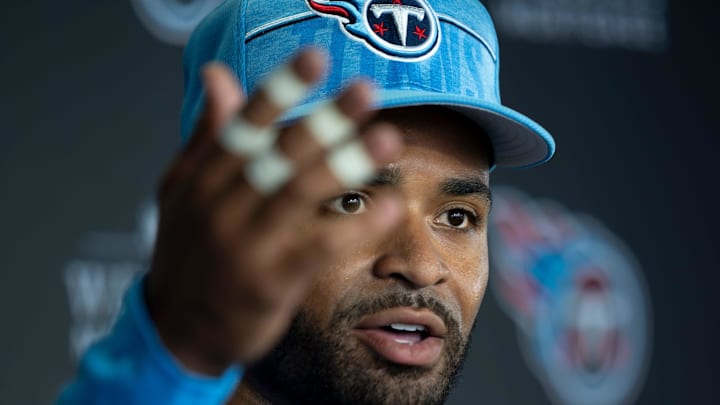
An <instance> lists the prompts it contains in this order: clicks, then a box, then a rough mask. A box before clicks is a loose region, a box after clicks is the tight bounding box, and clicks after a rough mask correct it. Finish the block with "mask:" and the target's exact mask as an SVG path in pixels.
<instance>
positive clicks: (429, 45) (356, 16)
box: [306, 0, 440, 61]
mask: <svg viewBox="0 0 720 405" xmlns="http://www.w3.org/2000/svg"><path fill="white" fill-rule="evenodd" d="M306 1H307V4H308V6H309V7H310V8H311V9H312V10H313V11H315V12H316V13H318V14H319V15H321V16H323V17H332V18H337V19H338V20H339V21H340V24H341V25H342V27H343V28H344V31H345V32H346V33H347V34H349V36H350V37H351V38H353V39H355V40H359V41H361V42H363V43H365V44H366V45H367V46H368V47H369V48H370V49H371V50H373V51H375V52H376V53H378V54H380V55H381V56H383V57H385V58H390V59H399V60H406V61H417V60H420V59H424V58H426V57H428V56H430V55H432V54H433V52H434V51H435V50H436V49H437V46H438V44H439V42H440V40H439V39H440V29H439V28H440V25H439V24H438V18H437V15H436V14H435V12H434V11H433V9H432V8H431V7H430V5H429V4H428V3H427V2H426V1H425V0H369V1H362V0H356V1H353V0H327V1H322V0H306Z"/></svg>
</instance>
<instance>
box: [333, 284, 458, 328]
mask: <svg viewBox="0 0 720 405" xmlns="http://www.w3.org/2000/svg"><path fill="white" fill-rule="evenodd" d="M396 307H410V308H424V309H429V310H430V311H432V312H433V313H435V315H437V316H438V317H440V319H442V321H443V322H444V323H445V326H446V327H447V329H448V333H449V334H457V335H459V334H460V321H459V320H458V319H457V318H456V317H455V316H454V315H453V313H452V311H451V310H450V309H449V308H448V306H447V305H446V304H444V303H443V302H442V301H441V300H439V299H437V298H435V297H432V296H428V295H424V294H422V293H408V292H386V293H382V294H378V295H375V296H372V297H368V296H363V297H362V299H360V300H358V301H356V302H354V303H352V304H351V305H349V306H348V307H347V308H344V309H342V310H340V311H337V312H336V313H335V314H334V315H333V317H332V318H333V319H332V322H333V324H337V323H340V322H343V323H347V324H354V323H357V322H358V321H360V319H362V318H363V317H364V316H366V315H371V314H374V313H376V312H380V311H382V310H385V309H390V308H396Z"/></svg>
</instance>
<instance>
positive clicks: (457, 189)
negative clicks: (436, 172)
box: [366, 167, 492, 206]
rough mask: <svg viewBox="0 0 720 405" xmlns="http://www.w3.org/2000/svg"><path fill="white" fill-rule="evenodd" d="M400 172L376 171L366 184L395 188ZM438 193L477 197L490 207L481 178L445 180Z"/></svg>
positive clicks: (489, 199) (487, 191)
mask: <svg viewBox="0 0 720 405" xmlns="http://www.w3.org/2000/svg"><path fill="white" fill-rule="evenodd" d="M400 178H401V174H400V170H399V169H398V168H397V167H386V168H382V169H380V170H378V172H377V174H376V175H375V177H373V178H372V179H370V181H368V182H367V183H366V185H367V186H369V187H382V186H397V185H398V184H399V183H400ZM440 191H441V192H442V193H444V194H448V195H453V196H472V195H474V196H477V197H480V198H482V199H484V200H485V201H487V203H488V204H489V205H490V206H492V192H491V191H490V186H488V185H487V183H486V182H485V181H484V180H483V179H482V178H481V177H474V176H470V177H462V178H451V179H448V180H445V181H444V182H443V183H442V184H441V185H440Z"/></svg>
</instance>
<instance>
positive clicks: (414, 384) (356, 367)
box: [246, 292, 470, 404]
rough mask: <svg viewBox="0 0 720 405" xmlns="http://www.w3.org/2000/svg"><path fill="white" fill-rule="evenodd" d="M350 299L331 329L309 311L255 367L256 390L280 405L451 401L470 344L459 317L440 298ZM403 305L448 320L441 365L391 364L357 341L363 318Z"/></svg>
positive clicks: (252, 376) (251, 376)
mask: <svg viewBox="0 0 720 405" xmlns="http://www.w3.org/2000/svg"><path fill="white" fill-rule="evenodd" d="M344 301H347V300H343V301H341V303H340V305H338V309H337V310H336V311H335V312H334V313H333V316H332V319H331V322H330V323H329V325H328V326H327V327H325V328H323V327H321V325H320V324H319V323H318V322H315V321H314V320H313V318H312V316H311V315H310V313H308V312H306V311H301V312H300V313H299V314H298V315H297V316H296V317H295V319H294V320H293V322H292V324H291V326H290V329H289V331H288V334H287V335H286V336H285V338H284V339H283V340H282V341H281V342H280V343H279V344H278V346H276V347H275V349H274V350H273V351H271V352H270V353H269V355H268V356H266V357H265V358H263V359H262V360H261V361H260V362H258V363H257V364H256V365H254V366H252V367H251V368H250V369H249V370H248V373H247V376H246V381H247V382H248V384H249V385H250V387H251V388H252V389H254V390H255V391H256V392H257V393H259V394H260V395H261V396H263V397H264V398H265V399H267V400H269V401H270V402H271V403H274V404H282V403H293V404H298V403H338V404H382V403H388V404H441V403H444V402H445V399H446V398H447V396H448V394H449V393H450V389H451V387H452V385H453V384H454V382H455V380H456V379H457V376H458V375H459V372H460V370H461V368H462V365H463V363H464V360H465V357H466V355H467V349H468V347H469V339H470V338H469V336H467V337H465V336H463V334H462V331H461V327H460V323H459V321H458V320H457V317H455V316H453V314H452V312H451V311H450V310H448V309H447V307H446V306H445V305H444V304H443V303H442V302H441V301H440V300H438V299H435V298H433V297H428V296H424V295H422V294H408V293H407V292H405V293H402V292H398V293H395V292H394V293H389V294H384V295H381V296H376V297H372V298H369V297H368V296H367V295H363V296H362V298H361V299H360V300H355V301H353V302H350V303H346V304H345V305H343V302H344ZM400 306H402V307H413V308H427V309H430V310H431V311H433V312H434V313H435V314H436V315H438V316H439V317H440V319H442V320H443V321H444V322H445V325H446V326H447V335H446V336H445V342H444V345H443V354H442V356H441V358H440V360H439V361H438V363H436V364H435V365H434V366H432V367H430V368H427V367H418V366H409V365H400V364H395V363H391V362H389V361H388V360H386V359H384V358H383V357H381V356H379V355H378V354H377V353H375V352H374V351H372V350H370V349H369V348H367V347H366V346H365V345H363V344H362V343H360V341H359V340H358V339H357V338H354V337H353V336H352V333H351V331H352V329H353V327H354V325H355V324H357V322H358V321H359V320H360V319H361V318H362V317H363V316H366V315H369V314H373V313H375V312H378V311H381V310H384V309H388V308H394V307H400Z"/></svg>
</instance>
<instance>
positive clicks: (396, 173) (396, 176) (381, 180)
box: [366, 167, 400, 187]
mask: <svg viewBox="0 0 720 405" xmlns="http://www.w3.org/2000/svg"><path fill="white" fill-rule="evenodd" d="M399 183H400V170H399V169H398V168H397V167H389V168H388V167H385V168H382V169H380V170H378V172H377V174H376V175H375V177H373V178H372V179H370V181H368V182H367V183H366V185H368V186H371V187H381V186H397V185H398V184H399Z"/></svg>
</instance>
